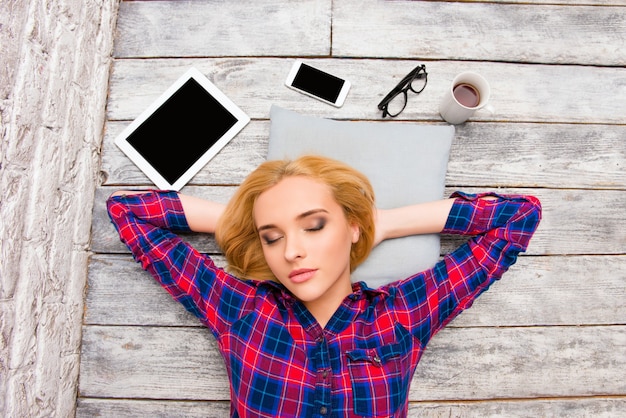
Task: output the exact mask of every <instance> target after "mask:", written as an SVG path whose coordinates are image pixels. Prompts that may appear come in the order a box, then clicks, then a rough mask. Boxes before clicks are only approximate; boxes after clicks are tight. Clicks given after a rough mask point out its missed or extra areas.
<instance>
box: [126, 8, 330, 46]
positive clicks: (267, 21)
mask: <svg viewBox="0 0 626 418" xmlns="http://www.w3.org/2000/svg"><path fill="white" fill-rule="evenodd" d="M331 3H332V2H331V1H330V0H303V1H297V2H289V3H285V2H284V1H283V0H270V1H268V0H264V1H256V0H238V1H236V2H229V1H226V2H225V1H217V0H210V1H202V2H200V1H195V2H194V1H130V2H128V1H127V2H122V4H121V8H120V9H121V10H120V18H119V22H118V27H117V29H118V31H119V32H120V33H123V34H124V36H121V37H119V38H118V39H117V42H116V45H115V56H116V57H118V58H127V57H155V56H158V57H182V56H246V55H249V56H263V55H270V56H275V55H283V56H285V55H287V56H297V55H302V54H305V55H329V54H330V22H331Z"/></svg>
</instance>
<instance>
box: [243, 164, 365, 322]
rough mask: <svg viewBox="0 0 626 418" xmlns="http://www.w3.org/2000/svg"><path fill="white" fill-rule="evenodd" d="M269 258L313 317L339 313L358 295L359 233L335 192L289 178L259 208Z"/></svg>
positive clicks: (260, 229)
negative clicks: (353, 274)
mask: <svg viewBox="0 0 626 418" xmlns="http://www.w3.org/2000/svg"><path fill="white" fill-rule="evenodd" d="M253 216H254V221H255V225H256V228H257V230H258V233H259V238H260V240H261V244H262V247H263V254H264V256H265V260H266V261H267V264H268V265H269V267H270V269H271V270H272V272H273V273H274V275H275V276H276V278H277V279H278V280H279V281H280V282H281V283H282V284H283V285H284V286H285V287H286V288H287V289H289V291H291V293H293V295H294V296H296V297H297V298H298V299H300V300H301V301H302V302H304V304H305V306H307V307H308V308H309V310H310V311H311V312H313V311H314V309H313V308H314V307H315V306H321V307H325V309H333V311H332V312H334V310H335V309H336V308H337V307H338V306H339V304H340V303H341V301H342V300H343V299H344V298H345V297H346V296H347V295H349V294H350V293H351V292H352V285H351V282H350V250H351V247H352V244H353V243H355V242H357V240H358V239H359V228H358V227H357V226H356V225H350V224H349V223H348V221H347V219H346V216H345V214H344V212H343V210H342V208H341V206H339V204H338V203H337V202H336V201H335V199H334V197H333V195H332V192H331V190H330V188H329V187H328V186H327V185H326V184H323V183H321V182H318V181H315V180H312V179H309V178H306V177H299V176H295V177H287V178H284V179H283V180H281V181H280V182H279V183H278V184H276V185H275V186H273V187H271V188H269V189H268V190H266V191H265V192H263V193H262V194H261V195H259V197H258V198H257V201H256V203H255V206H254V212H253Z"/></svg>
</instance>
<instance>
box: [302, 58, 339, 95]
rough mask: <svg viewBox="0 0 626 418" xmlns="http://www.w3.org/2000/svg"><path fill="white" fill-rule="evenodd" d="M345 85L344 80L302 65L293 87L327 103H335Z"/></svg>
mask: <svg viewBox="0 0 626 418" xmlns="http://www.w3.org/2000/svg"><path fill="white" fill-rule="evenodd" d="M343 84H344V80H342V79H340V78H339V77H335V76H334V75H330V74H328V73H325V72H324V71H320V70H318V69H317V68H313V67H311V66H309V65H306V64H302V65H300V70H299V71H298V73H297V74H296V77H295V78H294V79H293V83H292V84H291V85H292V86H293V87H295V88H298V89H300V90H302V91H305V92H307V93H309V94H312V95H314V96H317V97H320V98H322V99H324V100H326V101H329V102H332V103H335V102H336V101H337V97H339V93H341V89H342V88H343Z"/></svg>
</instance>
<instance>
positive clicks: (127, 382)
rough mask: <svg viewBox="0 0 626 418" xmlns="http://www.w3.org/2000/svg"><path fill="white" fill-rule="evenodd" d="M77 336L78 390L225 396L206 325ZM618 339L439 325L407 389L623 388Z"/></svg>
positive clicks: (447, 395) (496, 394) (516, 392)
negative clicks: (80, 347)
mask: <svg viewBox="0 0 626 418" xmlns="http://www.w3.org/2000/svg"><path fill="white" fill-rule="evenodd" d="M83 336H84V337H83V354H82V365H81V368H82V376H81V380H80V392H81V395H82V396H84V397H104V398H125V399H129V398H137V399H142V398H143V399H178V400H182V399H187V400H222V401H227V400H228V399H229V396H230V394H229V385H228V380H227V377H226V372H225V367H224V364H223V361H222V359H221V357H220V355H219V354H218V351H217V346H216V343H215V341H214V339H213V336H212V335H211V333H210V332H209V331H208V330H204V329H199V328H162V327H123V326H114V327H105V326H88V327H85V328H84V334H83ZM625 349H626V327H624V326H609V327H604V326H593V327H522V328H481V329H480V330H476V329H472V328H447V329H445V330H443V331H442V332H441V333H440V335H439V336H437V337H436V338H435V339H434V340H433V341H432V342H431V344H430V346H429V348H428V349H427V350H426V352H425V354H424V356H423V359H422V362H421V364H420V366H419V367H418V369H417V372H416V375H415V378H414V379H413V383H412V387H411V390H410V395H409V396H410V400H413V401H418V400H430V401H435V400H486V399H506V398H539V397H541V398H544V397H582V396H603V395H616V396H624V395H626V381H624V379H623V371H624V368H625V367H626V358H625V357H624V356H623V352H624V350H625ZM573 364H575V365H576V367H572V365H573Z"/></svg>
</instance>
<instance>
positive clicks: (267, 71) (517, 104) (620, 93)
mask: <svg viewBox="0 0 626 418" xmlns="http://www.w3.org/2000/svg"><path fill="white" fill-rule="evenodd" d="M141 3H144V2H141ZM387 3H388V4H390V5H393V4H396V3H398V2H393V1H392V2H387ZM401 3H402V2H401ZM422 3H428V2H419V4H422ZM414 4H418V3H414ZM444 4H445V3H444ZM454 4H457V5H458V4H459V3H454ZM459 7H460V6H459ZM293 61H294V59H293V58H264V57H261V58H255V59H251V58H246V57H243V58H240V57H234V58H198V59H190V58H181V59H167V60H164V59H142V60H118V61H115V63H114V67H113V74H112V77H111V84H110V89H111V93H110V97H109V104H108V108H107V109H108V118H109V119H110V120H128V121H130V120H133V119H134V118H136V117H137V116H138V115H139V114H140V113H141V112H142V111H143V110H144V109H145V108H147V107H148V106H149V105H150V104H151V103H152V102H153V101H154V100H156V99H157V98H158V97H159V96H160V95H161V94H162V93H163V91H165V90H166V89H167V88H168V87H169V86H170V85H171V84H172V83H173V82H174V81H175V80H176V79H178V77H180V76H181V75H183V74H184V73H185V71H186V70H187V69H188V68H189V67H196V68H197V69H198V70H199V71H201V72H202V73H203V74H205V75H206V76H207V77H208V78H209V80H211V81H212V82H213V83H214V84H215V85H216V86H217V87H218V88H219V89H220V90H222V91H223V92H224V93H225V94H226V95H227V96H228V97H229V98H231V99H232V100H233V101H234V102H235V103H236V104H237V105H238V106H240V107H241V108H242V109H243V111H244V112H246V113H247V114H248V115H249V116H250V117H251V118H253V119H268V118H269V111H270V107H271V105H272V104H275V105H278V106H282V107H285V108H287V109H291V110H294V111H297V112H302V113H305V114H309V115H318V116H328V117H332V118H335V119H350V120H356V119H365V120H380V119H381V113H380V112H379V111H378V109H377V107H376V105H377V104H378V102H380V100H381V99H382V98H383V97H384V96H385V95H386V94H387V93H388V92H389V91H390V90H391V89H392V88H393V87H394V86H395V85H396V84H397V83H398V82H399V81H400V80H401V79H402V77H404V76H405V75H406V74H407V73H408V72H409V71H411V70H412V69H413V68H414V67H415V66H416V65H417V64H418V63H425V64H426V69H427V71H428V74H429V77H428V85H427V87H426V89H425V90H424V91H423V92H422V93H421V94H420V95H419V96H415V95H411V96H410V97H409V104H408V105H407V108H406V109H405V111H404V112H403V113H401V114H400V116H398V118H396V120H420V121H422V120H428V121H438V122H442V119H441V117H440V116H439V113H438V106H439V102H440V100H441V98H442V97H443V94H444V92H445V90H446V89H448V88H449V87H450V83H451V82H452V79H453V78H454V76H455V75H456V74H458V73H460V72H462V71H475V72H478V73H481V74H482V75H483V76H484V77H485V78H486V79H487V80H488V81H489V83H490V85H491V90H492V94H491V101H490V103H491V104H492V105H493V114H492V113H490V112H488V111H487V110H481V111H479V112H477V113H475V114H474V116H472V118H471V120H472V121H496V122H497V121H506V122H509V123H510V122H547V123H560V122H564V123H602V124H621V123H622V122H623V112H622V109H624V108H626V83H624V79H625V77H626V68H623V67H595V66H571V65H530V64H520V63H496V62H480V61H440V60H436V61H430V60H423V59H421V58H419V57H411V59H410V60H395V59H390V60H369V59H326V58H323V59H317V58H305V61H306V62H308V63H310V64H312V65H314V66H317V67H318V68H320V69H322V70H325V71H328V72H330V73H332V74H335V75H337V76H340V77H344V78H346V79H348V80H349V81H350V82H351V84H352V87H351V88H350V92H349V93H348V97H347V99H346V103H345V104H344V105H343V107H341V108H340V109H337V108H334V107H332V106H328V105H326V104H324V103H322V102H320V101H318V100H315V99H312V98H308V97H307V96H303V95H302V94H300V93H298V92H295V91H293V90H291V89H288V88H287V87H285V86H284V82H285V79H286V78H287V74H288V73H289V69H290V68H291V66H292V64H293ZM599 80H602V82H599ZM581 92H584V94H581Z"/></svg>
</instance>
